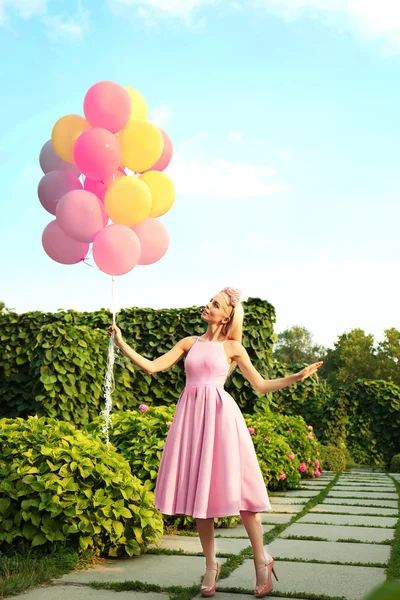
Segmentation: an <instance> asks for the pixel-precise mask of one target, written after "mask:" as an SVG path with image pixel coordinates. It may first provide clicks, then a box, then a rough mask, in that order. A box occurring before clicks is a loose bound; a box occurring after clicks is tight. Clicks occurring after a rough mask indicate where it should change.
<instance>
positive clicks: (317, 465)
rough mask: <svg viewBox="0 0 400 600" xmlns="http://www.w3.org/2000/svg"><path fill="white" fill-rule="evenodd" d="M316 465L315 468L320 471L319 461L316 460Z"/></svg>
mask: <svg viewBox="0 0 400 600" xmlns="http://www.w3.org/2000/svg"><path fill="white" fill-rule="evenodd" d="M314 464H315V467H316V468H317V469H319V460H318V459H316V460H315V463H314Z"/></svg>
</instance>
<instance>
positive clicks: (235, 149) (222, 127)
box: [0, 0, 400, 347]
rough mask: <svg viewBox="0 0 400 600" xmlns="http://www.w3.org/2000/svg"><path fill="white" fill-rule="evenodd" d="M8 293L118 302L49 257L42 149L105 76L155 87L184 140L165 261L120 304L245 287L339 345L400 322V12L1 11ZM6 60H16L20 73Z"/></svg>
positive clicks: (99, 2)
mask: <svg viewBox="0 0 400 600" xmlns="http://www.w3.org/2000/svg"><path fill="white" fill-rule="evenodd" d="M0 56H1V57H2V60H1V64H0V75H1V81H2V86H1V89H2V93H1V94H0V177H1V181H2V194H1V197H2V202H1V205H2V208H3V214H2V216H3V218H2V219H1V223H0V269H1V271H0V273H1V276H0V300H2V301H4V302H5V303H6V305H7V306H8V307H10V308H13V309H14V310H16V311H17V312H25V311H31V310H41V311H56V310H57V309H59V308H62V309H75V310H98V309H100V308H101V307H105V308H111V306H112V299H111V277H110V276H107V275H105V274H104V273H102V272H100V271H98V270H96V269H91V268H90V267H88V266H87V265H85V264H78V265H71V266H64V265H60V264H58V263H56V262H54V261H52V260H51V259H50V258H49V257H48V256H47V255H46V254H45V252H44V250H43V248H42V244H41V235H42V232H43V229H44V228H45V226H46V225H47V223H48V222H49V221H51V220H52V219H53V217H52V216H51V215H50V214H49V213H47V212H46V211H45V210H44V209H43V208H42V206H41V204H40V202H39V200H38V198H37V186H38V183H39V181H40V179H41V177H42V176H43V173H42V171H41V169H40V166H39V163H38V157H39V152H40V149H41V147H42V146H43V144H44V143H45V142H46V141H47V140H48V139H49V138H50V136H51V130H52V127H53V125H54V123H55V122H56V121H57V120H58V119H59V118H60V117H62V116H64V115H67V114H72V113H75V114H82V115H83V99H84V96H85V94H86V92H87V90H88V89H89V88H90V87H91V86H92V85H93V84H94V83H96V82H98V81H103V80H111V81H115V82H117V83H120V84H121V85H130V86H131V87H134V88H136V89H138V90H139V91H140V92H141V93H142V94H143V95H144V96H145V98H146V100H147V103H148V106H149V111H150V112H149V119H150V120H151V121H152V122H154V123H156V124H157V125H159V126H161V127H163V128H164V129H165V130H166V131H167V132H168V134H169V135H170V137H171V139H172V141H173V144H174V157H173V160H172V162H171V165H170V166H169V167H168V169H167V171H166V173H167V174H168V175H169V176H170V177H171V178H172V180H173V181H174V183H175V186H176V189H177V198H176V201H175V204H174V206H173V207H172V209H171V210H170V211H169V212H168V213H167V214H166V215H164V216H163V217H161V220H162V221H163V223H164V224H165V225H166V226H167V228H168V231H169V234H170V247H169V249H168V252H167V254H166V255H165V256H164V258H163V259H161V260H160V261H159V262H158V263H155V264H154V265H151V266H146V267H143V266H138V267H135V268H134V269H133V270H132V271H131V272H130V273H128V274H126V275H123V276H120V277H117V278H116V283H115V300H114V306H115V308H116V309H117V310H118V309H120V308H126V307H132V306H139V307H152V308H172V307H187V306H202V305H204V303H206V302H207V301H208V300H209V299H210V297H212V296H213V295H214V294H216V293H217V292H218V291H219V290H220V289H222V288H223V287H225V286H232V287H237V288H239V289H241V290H242V294H243V299H247V298H248V297H257V298H262V299H264V300H267V301H268V302H270V303H271V304H273V306H274V307H275V310H276V316H277V320H276V325H275V332H276V333H279V332H280V331H283V330H284V329H286V328H289V327H291V326H293V325H300V326H303V327H306V328H307V329H308V330H309V331H311V333H312V335H313V339H314V341H315V343H318V344H322V345H324V346H328V347H333V344H334V342H335V341H336V340H337V337H338V336H339V335H341V334H342V333H344V332H348V331H350V330H351V329H354V328H356V327H359V328H362V329H364V331H366V333H370V334H373V335H374V336H375V339H376V340H377V341H379V340H380V339H382V338H383V332H384V330H385V329H388V328H390V327H397V328H399V326H400V322H399V321H400V319H399V308H398V307H399V305H400V284H399V272H400V254H399V246H400V243H399V240H400V236H399V223H400V202H399V199H400V177H399V153H400V151H399V140H400V4H399V3H398V0H379V1H378V0H237V1H231V0H219V1H218V0H80V1H76V0H69V1H68V2H67V1H64V2H63V1H60V0H0ZM4 58H5V60H4Z"/></svg>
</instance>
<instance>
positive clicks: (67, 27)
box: [43, 2, 89, 42]
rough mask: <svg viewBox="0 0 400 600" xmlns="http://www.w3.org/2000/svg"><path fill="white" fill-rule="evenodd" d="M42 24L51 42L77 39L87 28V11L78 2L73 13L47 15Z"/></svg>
mask: <svg viewBox="0 0 400 600" xmlns="http://www.w3.org/2000/svg"><path fill="white" fill-rule="evenodd" d="M43 24H44V25H45V27H46V33H47V37H48V38H49V39H50V40H52V41H53V42H62V41H79V40H81V39H82V38H83V37H84V35H85V33H86V31H87V30H88V29H89V13H88V11H87V10H85V9H84V8H83V6H82V4H81V3H80V2H79V3H78V6H77V10H76V12H75V14H74V15H66V14H63V15H47V16H46V17H44V18H43Z"/></svg>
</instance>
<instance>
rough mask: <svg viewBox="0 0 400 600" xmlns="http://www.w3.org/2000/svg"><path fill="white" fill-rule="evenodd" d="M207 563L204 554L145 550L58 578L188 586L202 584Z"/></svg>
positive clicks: (219, 560) (86, 581)
mask: <svg viewBox="0 0 400 600" xmlns="http://www.w3.org/2000/svg"><path fill="white" fill-rule="evenodd" d="M225 561H226V558H218V562H219V563H220V564H223V563H224V562H225ZM205 567H206V564H205V559H204V557H203V556H179V557H177V556H172V555H170V556H166V555H162V554H142V555H141V556H136V557H135V558H128V559H115V560H106V561H104V563H103V564H101V565H96V566H94V567H91V568H90V569H87V570H85V571H74V572H73V573H68V574H67V575H63V576H62V577H60V579H58V580H57V581H62V582H64V583H81V584H82V583H89V582H90V581H102V582H104V581H141V582H143V583H153V584H156V585H162V586H169V585H182V586H187V587H188V586H191V585H194V584H197V583H199V585H200V582H201V578H202V577H203V576H204V574H205ZM116 600H117V599H116Z"/></svg>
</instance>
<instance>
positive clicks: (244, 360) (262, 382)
mask: <svg viewBox="0 0 400 600" xmlns="http://www.w3.org/2000/svg"><path fill="white" fill-rule="evenodd" d="M229 346H230V350H231V352H232V355H231V356H230V357H231V358H232V360H234V361H235V362H236V363H237V364H238V367H239V369H240V370H241V372H242V373H243V375H244V376H245V377H246V379H247V381H248V382H249V383H250V384H251V385H252V386H253V388H254V389H255V390H256V391H257V392H259V393H260V394H268V392H275V391H276V390H281V389H282V388H284V387H287V386H288V385H292V384H293V383H296V382H297V381H303V380H304V379H306V378H307V377H309V376H310V375H312V374H313V373H315V372H316V371H317V370H318V369H319V368H320V367H321V365H322V364H323V362H322V361H320V362H317V363H314V364H312V365H309V366H308V367H306V368H305V369H303V370H302V371H299V372H298V373H294V374H293V375H289V376H288V377H283V378H281V379H264V378H263V377H261V375H260V373H259V372H258V371H257V369H255V368H254V366H253V364H252V362H251V360H250V357H249V355H248V353H247V350H246V348H244V347H243V346H242V344H241V343H240V342H235V341H231V342H230V344H229Z"/></svg>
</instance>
